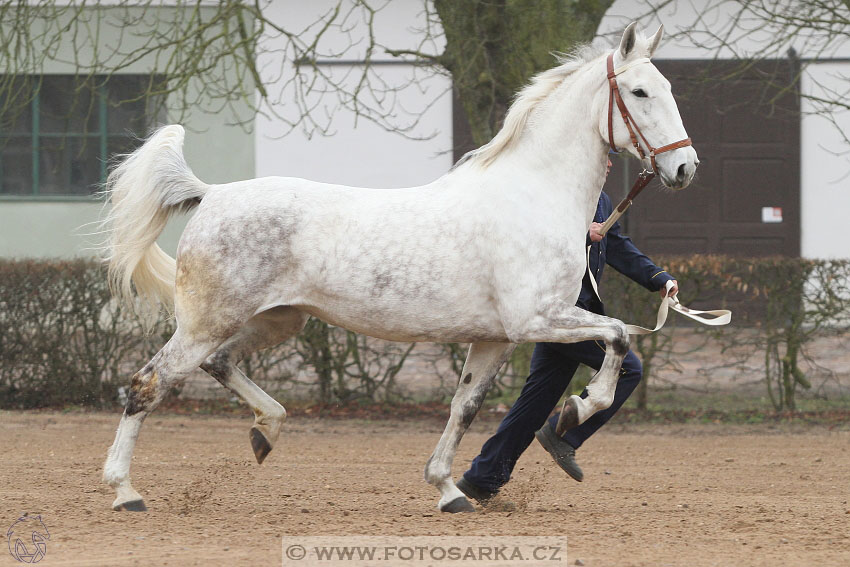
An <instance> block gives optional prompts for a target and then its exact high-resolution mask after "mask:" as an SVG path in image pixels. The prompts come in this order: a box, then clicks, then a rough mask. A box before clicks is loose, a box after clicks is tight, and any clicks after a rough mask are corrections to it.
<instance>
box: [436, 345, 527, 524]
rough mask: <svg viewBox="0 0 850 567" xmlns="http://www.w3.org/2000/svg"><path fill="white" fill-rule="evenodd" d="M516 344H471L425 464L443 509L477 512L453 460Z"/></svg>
mask: <svg viewBox="0 0 850 567" xmlns="http://www.w3.org/2000/svg"><path fill="white" fill-rule="evenodd" d="M515 348H516V345H515V344H512V343H473V344H472V345H470V346H469V353H468V354H467V355H466V362H465V363H464V365H463V372H461V374H460V380H459V381H458V385H457V391H456V392H455V395H454V398H452V409H451V415H450V417H449V422H448V423H447V424H446V429H445V431H443V436H442V437H440V441H439V443H437V448H436V449H434V453H433V454H432V455H431V458H429V459H428V462H427V463H426V464H425V480H426V481H428V483H430V484H433V485H434V486H436V487H437V488H438V489H439V490H440V495H441V496H440V503H439V508H440V510H441V511H442V512H474V511H475V508H474V507H473V506H472V504H470V503H469V501H468V500H467V499H466V496H464V495H463V493H462V492H461V491H460V490H459V489H458V488H457V487H456V486H455V483H454V481H453V480H452V462H453V461H454V458H455V453H456V452H457V447H458V445H459V444H460V440H461V438H462V437H463V434H464V433H466V430H467V429H468V428H469V425H470V424H471V423H472V420H473V419H475V416H476V414H477V413H478V410H479V409H480V408H481V404H482V403H484V398H485V397H486V396H487V392H488V391H490V388H491V387H492V386H493V380H494V378H495V377H496V373H497V372H499V368H501V367H502V364H504V363H505V361H506V360H507V359H508V357H509V356H510V355H511V353H512V352H513V351H514V349H515Z"/></svg>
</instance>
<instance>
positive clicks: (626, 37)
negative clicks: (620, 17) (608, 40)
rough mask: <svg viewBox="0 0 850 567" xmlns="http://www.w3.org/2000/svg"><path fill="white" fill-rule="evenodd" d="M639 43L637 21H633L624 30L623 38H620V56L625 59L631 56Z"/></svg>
mask: <svg viewBox="0 0 850 567" xmlns="http://www.w3.org/2000/svg"><path fill="white" fill-rule="evenodd" d="M636 43H637V22H632V23H630V24H629V25H628V27H626V31H624V32H623V39H621V40H620V56H622V58H623V59H625V58H626V57H628V56H629V53H631V52H632V51H633V50H634V48H635V44H636Z"/></svg>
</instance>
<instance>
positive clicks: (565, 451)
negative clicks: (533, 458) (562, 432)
mask: <svg viewBox="0 0 850 567" xmlns="http://www.w3.org/2000/svg"><path fill="white" fill-rule="evenodd" d="M534 436H535V437H537V440H538V441H540V444H541V445H543V448H544V449H546V450H547V451H548V452H549V454H550V455H552V458H553V459H555V462H556V463H558V466H559V467H561V468H562V469H564V472H566V473H567V474H568V475H570V476H571V477H573V478H574V479H575V480H577V481H579V482H581V481H582V480H584V473H583V472H581V468H580V467H579V466H578V463H577V462H576V450H575V449H573V446H572V445H570V444H569V443H567V442H566V441H564V440H563V439H561V438H560V437H558V435H557V434H556V433H555V430H554V429H552V426H551V425H549V422H548V421H547V422H546V423H544V424H543V427H541V428H540V429H538V430H537V431H536V432H535V433H534Z"/></svg>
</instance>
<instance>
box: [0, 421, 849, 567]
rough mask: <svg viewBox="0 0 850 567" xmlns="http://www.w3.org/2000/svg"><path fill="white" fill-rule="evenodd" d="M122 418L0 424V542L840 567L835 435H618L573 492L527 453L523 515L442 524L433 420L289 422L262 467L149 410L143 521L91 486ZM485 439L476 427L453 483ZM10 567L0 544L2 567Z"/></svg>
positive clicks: (766, 431)
mask: <svg viewBox="0 0 850 567" xmlns="http://www.w3.org/2000/svg"><path fill="white" fill-rule="evenodd" d="M118 417H119V416H118V414H115V415H109V414H92V415H82V414H67V415H63V414H60V413H52V414H45V413H38V414H30V413H19V412H2V413H0V452H2V456H3V458H2V460H0V496H2V498H0V502H2V506H0V511H2V515H1V516H0V521H2V522H3V525H2V526H0V528H2V529H0V533H2V534H3V537H4V539H5V531H6V528H7V524H8V525H11V524H12V523H13V522H14V521H15V519H16V518H17V517H18V516H19V515H21V514H23V513H29V514H30V515H36V514H41V515H42V518H43V520H44V523H45V525H46V526H47V528H48V529H49V531H50V535H51V538H50V541H49V543H48V547H47V555H46V557H45V558H44V560H43V561H41V562H40V563H39V565H44V566H48V565H145V566H147V565H280V564H281V536H282V535H284V534H289V535H343V534H345V535H360V534H368V535H383V534H395V535H402V534H403V535H438V534H447V535H471V534H488V535H493V534H509V535H532V536H534V535H563V534H566V536H567V537H568V540H569V548H568V562H567V563H564V564H567V565H576V564H579V565H580V564H584V565H586V566H588V567H593V566H614V565H616V566H626V565H651V566H653V567H660V566H665V565H676V566H689V567H690V566H697V565H723V566H745V565H771V566H775V565H783V566H792V565H800V566H819V567H822V566H827V565H836V566H839V565H841V566H847V565H850V503H848V499H850V482H848V481H850V431H846V427H845V428H843V429H845V430H844V431H838V430H830V429H828V428H826V427H804V426H793V427H792V426H766V425H760V426H757V427H755V426H753V427H741V426H728V425H667V426H656V425H641V426H634V425H628V426H625V425H618V424H616V423H614V424H611V425H609V426H608V427H607V428H606V429H604V430H602V431H601V432H600V433H599V434H598V435H597V436H596V437H595V438H594V439H592V440H591V441H589V442H588V444H587V445H585V447H583V448H582V449H581V451H580V452H579V457H580V463H581V464H582V466H583V467H584V471H585V481H584V483H582V484H579V483H576V482H574V481H573V480H571V479H570V478H568V477H567V476H566V475H565V474H564V473H563V472H561V471H560V469H557V468H556V467H555V465H554V464H553V463H551V462H550V458H549V456H548V455H547V454H546V453H545V452H544V451H543V450H542V449H541V448H540V447H539V446H538V445H537V444H536V442H535V444H533V445H532V447H531V449H530V450H529V451H528V452H526V454H525V455H524V456H523V458H522V460H521V461H520V463H519V465H518V470H517V471H516V474H515V477H514V480H513V481H512V482H511V483H510V484H509V485H508V487H507V488H506V489H505V491H504V494H505V496H506V497H508V498H511V499H512V500H514V501H515V502H517V504H518V505H519V509H518V510H516V511H514V512H512V513H508V512H488V511H485V512H483V513H476V514H462V515H457V516H449V515H446V514H441V513H439V512H437V511H436V502H437V491H436V490H435V489H433V488H432V487H430V486H429V485H427V484H426V483H425V482H424V481H423V480H422V469H423V465H424V463H425V461H426V459H427V458H428V455H429V454H430V452H431V450H432V449H433V447H434V445H435V443H436V441H437V439H438V437H439V434H440V431H441V429H442V425H441V424H440V423H437V422H434V421H425V422H419V421H417V422H401V423H393V422H371V423H367V422H362V421H359V422H357V421H330V420H316V419H307V418H291V419H290V420H289V421H288V422H287V424H286V425H285V426H284V432H283V435H282V437H281V441H282V442H281V443H279V444H278V446H277V447H276V448H275V450H274V451H273V452H272V454H271V455H270V456H269V458H268V459H267V460H266V462H265V464H263V465H262V466H258V465H257V464H256V463H255V462H254V459H253V455H252V453H251V449H250V446H249V442H248V428H249V427H250V425H251V419H250V417H247V416H246V417H244V418H207V417H197V418H196V417H182V416H173V415H171V416H169V415H156V414H154V415H153V416H151V417H150V418H149V419H148V421H147V422H146V424H145V427H144V429H143V430H142V435H141V438H140V442H139V445H138V447H137V451H136V457H135V461H134V465H133V479H134V485H135V487H136V488H137V489H138V490H139V492H141V493H142V495H143V496H144V497H145V501H146V503H147V505H148V507H149V512H147V513H128V512H113V511H112V510H111V509H110V507H109V505H110V503H111V502H112V499H113V492H112V490H111V489H109V488H108V487H105V486H103V485H101V483H100V468H101V465H102V462H103V459H104V455H105V453H106V449H107V447H108V446H109V444H110V443H111V442H112V436H113V433H114V430H115V426H116V424H117V421H118ZM496 425H497V424H496V422H494V421H487V422H483V423H477V424H475V425H474V426H473V429H472V430H471V431H470V433H469V434H468V435H467V436H466V438H465V439H464V442H463V444H462V445H461V449H460V452H459V454H458V458H457V460H456V466H455V477H457V475H458V474H460V473H462V472H463V471H464V470H465V468H466V465H467V464H468V463H469V461H470V459H471V458H472V457H473V456H474V455H475V454H476V453H477V450H478V449H479V448H480V446H481V444H482V442H483V441H484V440H485V439H486V436H487V433H488V432H490V431H493V430H495V427H496ZM576 560H580V563H577V562H576ZM18 564H19V563H17V562H16V561H15V560H14V559H13V558H12V557H11V556H10V555H9V554H8V552H7V551H6V545H5V542H4V544H3V545H2V546H0V566H4V565H18ZM287 564H291V563H287Z"/></svg>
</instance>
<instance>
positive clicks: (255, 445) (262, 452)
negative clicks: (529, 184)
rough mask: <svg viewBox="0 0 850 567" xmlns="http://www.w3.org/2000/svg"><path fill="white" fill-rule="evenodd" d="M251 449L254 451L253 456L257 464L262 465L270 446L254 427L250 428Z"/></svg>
mask: <svg viewBox="0 0 850 567" xmlns="http://www.w3.org/2000/svg"><path fill="white" fill-rule="evenodd" d="M249 436H250V437H251V448H252V449H253V450H254V456H255V457H257V464H260V465H262V464H263V461H264V460H265V459H266V456H267V455H268V454H269V453H270V452H271V450H272V446H271V444H270V443H269V441H268V439H266V436H265V435H263V433H262V432H261V431H260V430H259V429H257V428H256V427H252V428H251V433H250V434H249Z"/></svg>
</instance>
